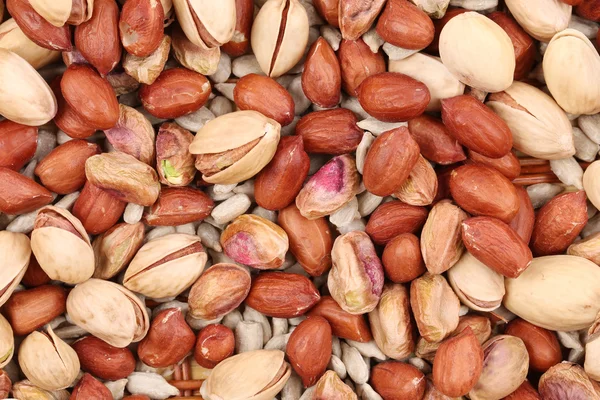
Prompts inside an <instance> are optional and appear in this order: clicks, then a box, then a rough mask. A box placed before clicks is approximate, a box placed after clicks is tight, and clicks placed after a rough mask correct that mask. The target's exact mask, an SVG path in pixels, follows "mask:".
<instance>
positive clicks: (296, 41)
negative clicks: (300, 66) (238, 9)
mask: <svg viewBox="0 0 600 400" xmlns="http://www.w3.org/2000/svg"><path fill="white" fill-rule="evenodd" d="M308 29H309V24H308V16H307V14H306V10H305V9H304V6H303V5H302V4H301V3H300V2H299V1H298V0H269V1H267V2H266V3H265V4H264V5H263V6H262V7H261V9H260V11H259V13H258V15H257V16H256V18H255V19H254V24H253V25H252V33H251V35H250V38H251V45H252V50H253V51H254V54H255V55H256V59H257V61H258V64H259V65H260V68H261V69H262V70H263V72H264V73H265V74H266V75H268V76H270V77H272V78H277V77H279V76H281V75H283V74H285V73H286V72H288V71H289V70H290V69H292V68H293V67H294V66H295V65H296V64H297V63H298V61H300V59H301V58H302V55H303V54H304V49H305V48H306V45H307V44H308Z"/></svg>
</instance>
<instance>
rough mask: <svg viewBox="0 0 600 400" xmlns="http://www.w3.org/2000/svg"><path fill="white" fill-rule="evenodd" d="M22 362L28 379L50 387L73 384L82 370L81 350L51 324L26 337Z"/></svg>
mask: <svg viewBox="0 0 600 400" xmlns="http://www.w3.org/2000/svg"><path fill="white" fill-rule="evenodd" d="M19 365H20V366H21V369H22V370H23V374H25V376H26V377H27V379H29V380H30V381H31V382H32V383H33V384H34V385H36V386H39V387H40V388H42V389H46V390H60V389H65V388H67V387H69V386H70V385H71V383H73V381H74V380H75V378H77V374H78V373H79V358H77V353H76V352H75V350H73V349H72V348H71V346H69V345H68V344H66V343H65V342H63V341H62V340H61V339H60V338H59V337H58V336H56V334H55V333H54V332H53V331H52V328H50V327H48V330H47V331H46V332H38V331H35V332H32V333H31V334H29V336H27V337H26V338H25V340H23V342H22V343H21V347H20V348H19Z"/></svg>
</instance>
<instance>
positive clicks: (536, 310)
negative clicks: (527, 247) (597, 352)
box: [504, 255, 600, 331]
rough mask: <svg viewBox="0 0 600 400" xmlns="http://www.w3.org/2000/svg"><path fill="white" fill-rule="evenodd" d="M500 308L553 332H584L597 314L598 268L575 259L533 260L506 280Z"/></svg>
mask: <svg viewBox="0 0 600 400" xmlns="http://www.w3.org/2000/svg"><path fill="white" fill-rule="evenodd" d="M505 285H506V295H505V296H504V306H505V307H506V308H507V309H508V310H509V311H511V312H512V313H514V314H516V315H518V316H519V317H521V318H523V319H524V320H526V321H528V322H531V323H532V324H534V325H537V326H540V327H542V328H546V329H550V330H553V331H576V330H579V329H584V328H588V327H589V326H590V325H592V323H593V322H594V320H595V319H596V316H597V315H598V312H599V311H600V268H598V266H597V265H596V264H594V263H593V262H591V261H589V260H587V259H585V258H582V257H577V256H567V255H555V256H546V257H538V258H534V259H533V261H532V262H531V264H530V265H529V267H528V268H527V269H526V270H525V271H524V272H523V273H522V274H521V275H520V276H519V277H518V278H515V279H506V280H505Z"/></svg>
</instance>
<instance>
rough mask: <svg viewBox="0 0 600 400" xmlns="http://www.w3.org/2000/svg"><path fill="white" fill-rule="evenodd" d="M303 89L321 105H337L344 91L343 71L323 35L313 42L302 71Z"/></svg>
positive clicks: (326, 106)
mask: <svg viewBox="0 0 600 400" xmlns="http://www.w3.org/2000/svg"><path fill="white" fill-rule="evenodd" d="M302 90H303V91H304V94H305V95H306V97H307V98H308V99H309V100H310V101H311V102H313V103H315V104H316V105H318V106H319V107H323V108H331V107H335V106H336V105H337V104H338V103H339V101H340V96H341V93H342V72H341V69H340V63H339V61H338V59H337V57H336V55H335V52H334V51H333V49H332V48H331V46H330V45H329V43H327V41H326V40H325V39H323V38H322V37H320V38H318V39H317V41H316V42H314V43H313V45H312V46H311V48H310V50H309V51H308V55H307V58H306V61H305V62H304V71H302Z"/></svg>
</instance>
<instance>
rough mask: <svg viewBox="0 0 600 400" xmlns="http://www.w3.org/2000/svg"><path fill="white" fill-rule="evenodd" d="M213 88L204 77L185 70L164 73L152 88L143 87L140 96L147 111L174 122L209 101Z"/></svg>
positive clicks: (177, 69)
mask: <svg viewBox="0 0 600 400" xmlns="http://www.w3.org/2000/svg"><path fill="white" fill-rule="evenodd" d="M210 91H211V86H210V82H209V81H208V79H206V77H204V75H200V74H198V73H197V72H194V71H190V70H188V69H185V68H172V69H169V70H166V71H163V72H162V73H161V74H160V76H159V77H158V79H156V80H155V81H154V83H153V84H151V85H146V84H144V85H142V87H141V88H140V92H139V96H140V100H141V101H142V104H143V105H144V108H145V109H146V111H148V112H149V113H150V114H152V115H153V116H155V117H157V118H164V119H172V118H177V117H181V116H183V115H186V114H189V113H192V112H194V111H196V110H198V109H199V108H201V107H202V106H203V105H204V104H206V102H207V101H208V96H209V95H210Z"/></svg>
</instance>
